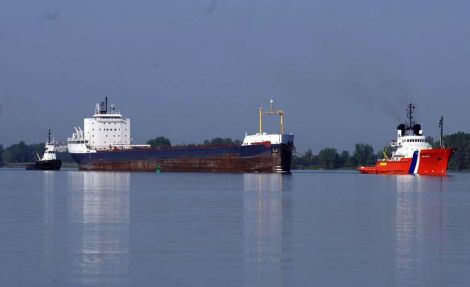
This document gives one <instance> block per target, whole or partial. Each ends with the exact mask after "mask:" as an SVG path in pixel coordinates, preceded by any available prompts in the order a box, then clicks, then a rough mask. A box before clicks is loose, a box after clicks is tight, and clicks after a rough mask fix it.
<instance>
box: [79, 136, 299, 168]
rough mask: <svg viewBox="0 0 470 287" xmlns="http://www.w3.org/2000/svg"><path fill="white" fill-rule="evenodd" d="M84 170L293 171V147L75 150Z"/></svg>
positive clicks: (265, 145)
mask: <svg viewBox="0 0 470 287" xmlns="http://www.w3.org/2000/svg"><path fill="white" fill-rule="evenodd" d="M71 156H72V158H73V159H74V160H75V161H76V162H77V163H78V164H79V168H80V170H102V171H151V172H156V171H160V172H268V173H272V172H279V173H289V172H290V169H291V160H292V147H291V146H290V145H286V144H273V145H271V144H266V143H265V144H259V145H248V146H203V147H181V148H165V149H157V148H136V149H130V150H120V149H115V150H106V151H96V152H94V153H71Z"/></svg>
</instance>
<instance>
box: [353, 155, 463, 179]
mask: <svg viewBox="0 0 470 287" xmlns="http://www.w3.org/2000/svg"><path fill="white" fill-rule="evenodd" d="M454 151H455V150H454V149H451V148H434V149H424V150H421V151H415V152H414V154H413V157H412V158H403V159H401V160H398V161H394V160H385V161H379V162H377V164H376V165H375V166H361V167H359V169H358V171H359V172H361V173H364V174H419V175H435V176H444V175H446V174H447V166H448V164H449V160H450V158H451V157H452V155H453V154H454Z"/></svg>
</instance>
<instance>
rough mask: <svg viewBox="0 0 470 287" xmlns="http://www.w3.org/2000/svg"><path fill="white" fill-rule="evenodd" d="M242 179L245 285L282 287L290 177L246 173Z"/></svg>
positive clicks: (287, 227)
mask: <svg viewBox="0 0 470 287" xmlns="http://www.w3.org/2000/svg"><path fill="white" fill-rule="evenodd" d="M243 179H244V194H243V246H244V250H243V251H244V252H243V258H244V264H243V270H244V276H243V278H244V281H245V282H244V285H246V286H261V285H263V286H283V285H284V284H283V282H284V281H285V279H284V278H283V277H284V274H283V270H284V266H283V264H284V262H285V260H284V259H285V254H284V253H285V252H286V250H288V249H289V247H288V246H285V242H284V234H285V233H286V232H289V228H290V219H291V215H290V213H291V203H290V192H291V176H283V175H279V174H245V175H244V178H243ZM286 229H287V230H286ZM260 284H261V285H260ZM287 285H288V284H287Z"/></svg>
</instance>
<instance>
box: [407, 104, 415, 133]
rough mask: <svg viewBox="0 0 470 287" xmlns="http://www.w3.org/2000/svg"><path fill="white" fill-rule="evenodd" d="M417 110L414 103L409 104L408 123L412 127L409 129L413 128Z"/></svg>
mask: <svg viewBox="0 0 470 287" xmlns="http://www.w3.org/2000/svg"><path fill="white" fill-rule="evenodd" d="M414 110H415V106H414V105H413V104H412V103H409V104H408V109H406V116H407V118H408V121H409V123H410V125H409V126H408V129H412V128H413V111H414Z"/></svg>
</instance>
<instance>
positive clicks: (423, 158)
mask: <svg viewBox="0 0 470 287" xmlns="http://www.w3.org/2000/svg"><path fill="white" fill-rule="evenodd" d="M414 109H415V106H414V105H413V104H409V105H408V109H407V118H408V119H407V123H403V124H400V125H398V127H397V139H396V140H394V141H392V143H391V145H390V146H391V150H392V154H391V156H390V157H388V156H387V155H386V153H385V152H384V159H381V160H378V161H377V163H376V165H375V166H361V167H359V169H358V171H359V172H361V173H365V174H418V175H437V176H444V175H446V174H447V166H448V163H449V160H450V158H451V157H452V155H453V153H454V151H455V150H454V149H452V148H445V147H444V144H443V141H442V138H443V137H442V133H443V125H444V120H443V118H442V117H441V120H440V121H439V127H440V130H441V136H440V147H432V146H431V145H430V144H429V143H428V142H426V137H425V136H424V135H423V130H422V129H421V125H420V124H417V123H415V122H414V120H413V111H414Z"/></svg>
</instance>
